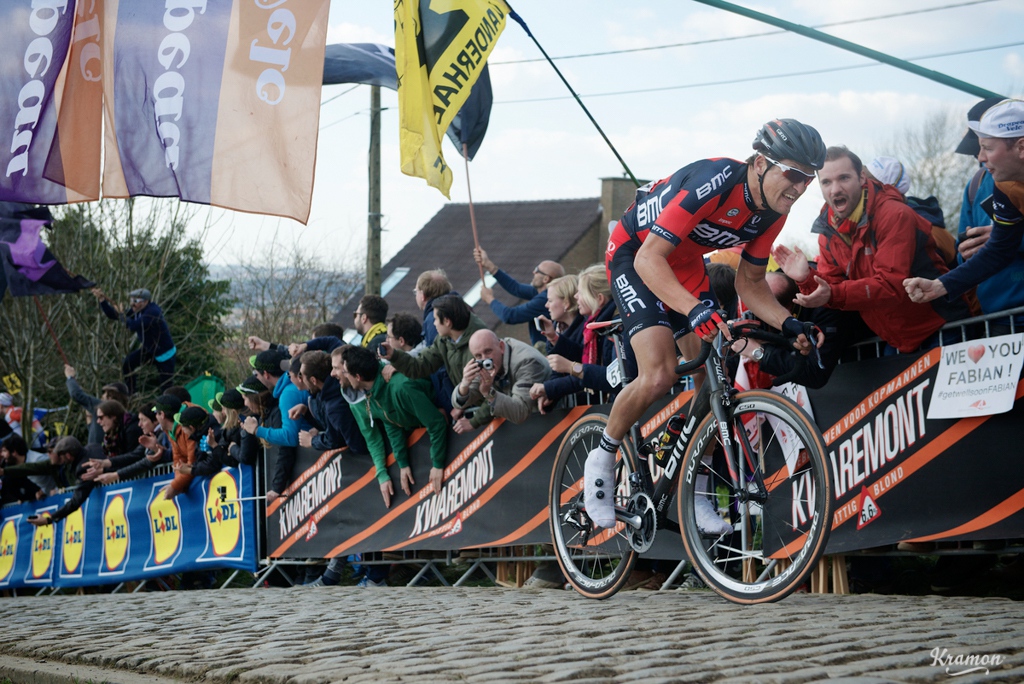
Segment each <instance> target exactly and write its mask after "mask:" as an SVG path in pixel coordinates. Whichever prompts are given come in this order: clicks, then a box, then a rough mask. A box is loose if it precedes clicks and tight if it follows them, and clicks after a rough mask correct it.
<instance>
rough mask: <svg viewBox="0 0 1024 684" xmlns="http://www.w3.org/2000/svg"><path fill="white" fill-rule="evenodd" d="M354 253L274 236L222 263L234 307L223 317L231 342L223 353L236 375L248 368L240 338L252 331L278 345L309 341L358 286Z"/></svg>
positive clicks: (357, 259)
mask: <svg viewBox="0 0 1024 684" xmlns="http://www.w3.org/2000/svg"><path fill="white" fill-rule="evenodd" d="M361 264H362V259H361V258H360V255H358V254H353V253H349V254H348V256H347V257H346V258H345V259H344V260H337V259H332V258H331V257H330V256H328V255H325V254H324V253H323V252H312V251H309V250H306V249H303V247H301V246H300V245H298V244H292V245H287V246H285V245H282V244H281V243H280V241H279V240H278V238H277V236H275V238H274V240H273V241H272V242H271V244H270V245H268V246H267V247H266V248H265V249H264V250H263V251H262V252H261V253H259V254H257V255H255V256H253V257H251V258H250V259H248V260H246V261H244V262H242V263H241V264H238V265H236V266H230V267H228V273H230V280H231V287H232V294H233V296H234V298H235V300H236V306H235V309H234V310H233V311H232V313H231V316H230V317H229V319H228V324H229V326H230V327H231V329H232V330H233V331H234V333H233V343H232V345H231V347H230V350H229V352H228V355H229V356H230V357H231V358H232V359H233V360H234V362H235V363H236V365H237V368H238V371H239V373H240V374H242V375H244V374H247V373H249V372H250V370H249V361H248V359H249V355H250V353H251V352H250V351H249V349H248V347H247V346H246V345H245V340H246V338H247V337H248V336H250V335H255V336H257V337H260V338H262V339H265V340H270V341H273V342H278V343H284V344H286V343H290V342H295V341H300V340H306V339H309V334H310V331H311V330H312V329H313V328H314V327H316V326H317V325H319V324H321V323H325V322H327V321H330V320H331V318H332V317H333V316H334V314H336V313H337V312H338V310H339V309H340V308H341V307H342V306H344V304H345V302H346V301H348V299H349V297H351V296H352V295H353V293H355V292H356V290H358V288H359V287H360V286H361V285H362V281H363V275H362V273H361V272H360V266H361Z"/></svg>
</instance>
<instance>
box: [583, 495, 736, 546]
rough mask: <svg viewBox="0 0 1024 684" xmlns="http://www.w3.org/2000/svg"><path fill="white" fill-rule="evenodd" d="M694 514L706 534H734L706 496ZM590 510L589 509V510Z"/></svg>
mask: <svg viewBox="0 0 1024 684" xmlns="http://www.w3.org/2000/svg"><path fill="white" fill-rule="evenodd" d="M693 509H694V513H695V514H696V519H697V527H699V528H700V531H701V532H703V533H705V534H713V535H714V536H716V537H720V536H722V535H723V534H728V533H729V532H732V525H730V524H729V523H727V522H726V521H725V520H723V519H722V516H720V515H718V512H717V511H716V510H715V509H714V507H713V506H712V505H711V502H710V501H708V499H707V497H705V496H698V497H696V498H695V500H694V505H693ZM587 510H589V509H587Z"/></svg>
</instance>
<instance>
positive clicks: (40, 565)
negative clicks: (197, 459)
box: [0, 466, 259, 589]
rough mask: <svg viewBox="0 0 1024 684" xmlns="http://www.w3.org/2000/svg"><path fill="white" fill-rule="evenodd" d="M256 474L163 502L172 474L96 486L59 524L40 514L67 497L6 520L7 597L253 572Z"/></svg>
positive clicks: (14, 510)
mask: <svg viewBox="0 0 1024 684" xmlns="http://www.w3.org/2000/svg"><path fill="white" fill-rule="evenodd" d="M253 474H254V471H253V469H252V467H251V466H242V467H240V468H230V469H225V470H222V471H221V472H219V473H217V474H216V475H214V476H212V477H204V478H196V479H195V480H193V481H192V484H191V486H190V487H189V489H188V491H187V492H185V493H183V494H181V495H179V496H177V497H175V498H174V499H172V500H166V499H164V498H163V497H162V496H160V491H161V490H162V489H163V487H164V486H165V485H166V484H167V483H168V482H170V480H171V475H164V476H161V477H152V478H146V479H143V480H134V481H131V482H125V483H118V484H114V485H110V486H107V487H97V488H95V489H94V490H93V491H92V494H90V495H89V498H88V499H86V501H85V503H84V504H83V505H82V507H81V508H80V509H79V510H77V511H75V512H74V513H72V514H71V515H69V516H68V517H67V518H65V519H64V520H63V521H60V522H58V523H57V524H56V525H47V526H44V527H35V526H34V525H32V524H31V523H29V522H28V517H29V516H30V515H33V514H38V513H44V512H52V511H55V510H57V509H58V508H60V506H62V505H63V504H64V502H65V501H67V499H69V498H70V496H71V495H70V493H68V494H62V495H59V496H52V497H47V498H46V499H43V500H42V501H38V502H36V503H35V504H22V505H20V506H9V507H5V508H4V509H2V511H0V515H2V518H0V588H4V589H11V588H25V587H28V588H32V587H36V588H41V587H76V586H94V585H99V584H114V583H118V582H125V581H132V580H143V579H147V578H152V577H161V576H163V575H169V574H172V573H179V572H185V571H188V570H202V569H219V568H240V569H243V570H255V569H256V563H257V558H258V557H259V549H258V548H257V544H258V540H257V537H256V534H255V533H256V508H255V506H254V503H253V501H251V500H249V501H245V500H242V501H240V500H239V499H246V498H247V497H252V496H253V495H254V482H253Z"/></svg>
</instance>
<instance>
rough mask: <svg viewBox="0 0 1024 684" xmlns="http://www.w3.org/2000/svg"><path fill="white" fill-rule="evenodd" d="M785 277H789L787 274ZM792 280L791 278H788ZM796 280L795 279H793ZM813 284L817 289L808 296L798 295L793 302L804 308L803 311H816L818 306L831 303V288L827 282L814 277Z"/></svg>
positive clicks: (819, 277)
mask: <svg viewBox="0 0 1024 684" xmlns="http://www.w3.org/2000/svg"><path fill="white" fill-rule="evenodd" d="M786 275H789V274H788V273H787V274H786ZM789 277H790V278H793V276H789ZM793 280H796V278H793ZM814 282H816V283H817V284H818V287H817V288H816V289H815V290H814V292H812V293H811V294H809V295H805V294H803V293H801V294H798V295H797V296H796V299H795V300H794V301H795V302H796V303H797V304H799V305H800V306H802V307H804V308H805V309H816V308H818V307H819V306H828V303H829V302H830V301H832V286H831V285H829V284H828V281H827V280H825V279H824V278H822V277H821V276H814Z"/></svg>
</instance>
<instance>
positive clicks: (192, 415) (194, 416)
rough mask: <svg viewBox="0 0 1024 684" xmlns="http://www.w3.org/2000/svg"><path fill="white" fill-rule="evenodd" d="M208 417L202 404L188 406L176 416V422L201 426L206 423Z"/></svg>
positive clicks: (191, 426) (196, 426) (190, 425)
mask: <svg viewBox="0 0 1024 684" xmlns="http://www.w3.org/2000/svg"><path fill="white" fill-rule="evenodd" d="M207 418H208V414H207V413H206V411H205V410H204V409H203V408H202V407H201V406H187V407H185V409H184V410H182V412H181V413H179V414H178V415H176V416H174V422H176V423H177V424H178V425H183V426H184V427H190V428H200V427H202V426H203V425H204V424H205V423H206V419H207Z"/></svg>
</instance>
